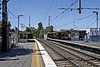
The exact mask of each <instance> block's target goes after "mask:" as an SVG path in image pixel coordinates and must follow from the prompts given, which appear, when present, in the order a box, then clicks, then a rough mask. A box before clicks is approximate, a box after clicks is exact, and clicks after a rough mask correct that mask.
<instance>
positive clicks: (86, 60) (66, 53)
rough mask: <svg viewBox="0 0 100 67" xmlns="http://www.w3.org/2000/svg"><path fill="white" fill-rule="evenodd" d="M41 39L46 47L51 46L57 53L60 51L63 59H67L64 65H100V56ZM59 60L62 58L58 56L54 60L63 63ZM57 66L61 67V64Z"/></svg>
mask: <svg viewBox="0 0 100 67" xmlns="http://www.w3.org/2000/svg"><path fill="white" fill-rule="evenodd" d="M39 41H40V42H42V43H43V44H44V45H43V46H44V47H45V46H46V48H50V49H51V50H53V51H54V52H55V53H58V54H59V56H62V57H63V59H65V60H64V64H65V66H64V67H100V58H97V57H94V56H91V55H87V54H85V53H82V52H80V51H77V50H74V49H72V48H69V47H65V46H62V45H60V44H58V43H56V42H52V41H47V40H42V39H39ZM48 52H49V51H48ZM49 54H50V53H49ZM59 60H61V58H59V57H58V59H57V60H54V61H55V63H57V62H58V63H61V62H60V61H59ZM65 61H67V62H65ZM62 64H63V62H62ZM67 65H68V66H67ZM57 66H58V67H60V66H59V65H57Z"/></svg>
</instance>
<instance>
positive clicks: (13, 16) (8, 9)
mask: <svg viewBox="0 0 100 67" xmlns="http://www.w3.org/2000/svg"><path fill="white" fill-rule="evenodd" d="M7 9H8V11H9V13H10V14H11V15H12V16H13V17H14V18H18V17H17V16H15V15H14V14H13V13H12V12H11V10H10V9H9V8H7Z"/></svg>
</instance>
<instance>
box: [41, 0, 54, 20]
mask: <svg viewBox="0 0 100 67" xmlns="http://www.w3.org/2000/svg"><path fill="white" fill-rule="evenodd" d="M53 2H54V0H52V2H51V4H50V6H49V8H48V11H47V13H46V15H45V17H44V20H45V19H46V17H47V15H48V13H49V11H50V8H51V6H52V4H53ZM44 20H43V21H44Z"/></svg>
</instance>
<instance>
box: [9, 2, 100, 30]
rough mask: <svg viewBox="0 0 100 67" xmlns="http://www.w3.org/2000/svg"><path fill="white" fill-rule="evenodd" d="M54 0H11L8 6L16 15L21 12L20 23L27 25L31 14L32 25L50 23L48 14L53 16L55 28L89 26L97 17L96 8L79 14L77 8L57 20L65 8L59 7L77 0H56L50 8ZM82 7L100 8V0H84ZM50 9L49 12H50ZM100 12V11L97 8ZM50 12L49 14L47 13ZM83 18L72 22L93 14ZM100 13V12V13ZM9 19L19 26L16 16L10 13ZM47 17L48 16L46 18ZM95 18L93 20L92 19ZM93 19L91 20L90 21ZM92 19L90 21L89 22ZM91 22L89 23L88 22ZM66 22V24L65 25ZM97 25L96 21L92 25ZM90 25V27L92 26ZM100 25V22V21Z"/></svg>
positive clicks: (76, 5)
mask: <svg viewBox="0 0 100 67" xmlns="http://www.w3.org/2000/svg"><path fill="white" fill-rule="evenodd" d="M52 1H53V0H9V3H8V8H9V9H10V11H11V12H12V13H13V14H14V15H15V16H18V15H20V14H22V15H23V17H20V23H24V24H25V26H28V25H29V24H28V23H29V15H31V26H34V27H37V25H38V23H39V22H42V23H43V26H44V27H46V26H47V25H48V16H51V21H52V22H51V24H52V25H54V28H55V30H60V29H71V28H73V25H75V26H74V29H79V28H81V27H82V26H83V28H86V27H89V26H90V25H91V23H92V22H93V21H95V19H96V17H95V14H94V13H93V11H94V10H82V14H79V13H78V11H77V10H73V11H70V10H67V11H66V12H65V13H63V14H62V15H61V16H59V17H58V18H57V19H56V20H54V18H55V17H56V16H58V15H59V14H60V13H61V12H63V11H64V10H58V8H61V7H63V8H67V7H68V6H69V5H70V4H71V3H72V2H74V1H76V0H54V1H53V3H52V5H51V7H50V9H49V6H50V4H51V2H52ZM77 7H78V3H77V2H76V3H75V4H74V5H73V6H72V8H77ZM82 7H85V8H100V0H82ZM48 9H49V12H48ZM97 11H98V12H99V13H100V11H99V10H97ZM47 12H48V14H47ZM92 14H94V15H93V16H90V17H88V18H85V19H83V20H80V21H77V22H75V23H72V22H73V21H74V20H77V19H80V18H83V17H86V16H89V15H92ZM99 15H100V14H99ZM8 17H9V20H10V21H11V24H12V26H13V27H14V26H17V22H18V21H17V18H14V17H13V16H12V15H11V14H10V13H9V14H8ZM45 17H46V18H45ZM91 19H93V20H91ZM90 20H91V21H90ZM89 21H90V22H89ZM88 22H89V23H88ZM65 24H66V25H65ZM90 27H96V21H95V22H94V23H93V24H92V25H91V26H90ZM90 27H89V28H90ZM99 27H100V22H99Z"/></svg>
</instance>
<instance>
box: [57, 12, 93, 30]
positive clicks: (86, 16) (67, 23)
mask: <svg viewBox="0 0 100 67" xmlns="http://www.w3.org/2000/svg"><path fill="white" fill-rule="evenodd" d="M91 16H94V14H92V15H88V16H86V17H83V18H79V19H77V20H76V21H73V22H77V21H80V20H83V19H86V18H89V17H91ZM73 22H70V23H67V24H64V25H61V26H58V27H57V28H59V27H62V26H65V25H69V24H72V23H73ZM57 28H56V29H57Z"/></svg>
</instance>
